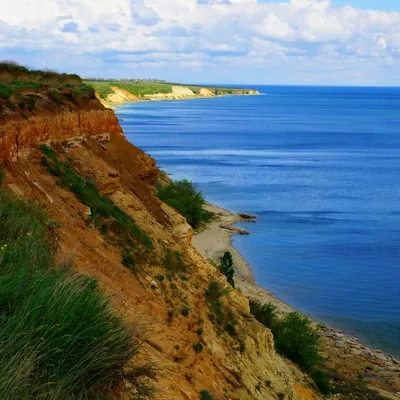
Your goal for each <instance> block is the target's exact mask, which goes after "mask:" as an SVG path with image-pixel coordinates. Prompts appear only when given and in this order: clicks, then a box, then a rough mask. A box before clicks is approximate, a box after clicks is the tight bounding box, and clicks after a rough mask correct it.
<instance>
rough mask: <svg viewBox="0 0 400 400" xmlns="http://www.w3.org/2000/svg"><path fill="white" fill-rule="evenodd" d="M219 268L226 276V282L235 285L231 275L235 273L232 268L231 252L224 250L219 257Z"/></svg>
mask: <svg viewBox="0 0 400 400" xmlns="http://www.w3.org/2000/svg"><path fill="white" fill-rule="evenodd" d="M219 270H220V271H221V272H222V273H223V274H224V275H225V276H226V278H227V280H228V283H229V284H230V285H231V286H232V287H235V282H234V280H233V276H234V275H235V270H234V269H233V260H232V254H231V253H230V252H229V251H226V252H225V253H224V255H223V257H222V258H221V263H220V265H219Z"/></svg>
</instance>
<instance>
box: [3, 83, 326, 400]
mask: <svg viewBox="0 0 400 400" xmlns="http://www.w3.org/2000/svg"><path fill="white" fill-rule="evenodd" d="M174 95H175V96H187V95H190V92H188V91H187V90H185V89H183V88H182V89H181V88H176V89H175V92H174ZM3 127H5V131H4V132H5V134H4V135H3V140H5V142H4V143H11V144H10V145H7V146H3V147H2V149H1V159H0V161H2V162H3V164H4V165H6V167H7V178H6V182H5V185H6V187H8V188H9V189H10V190H12V191H13V192H14V193H17V194H18V195H21V196H24V197H26V198H29V199H37V200H39V201H40V202H41V203H42V204H43V205H44V206H45V207H46V208H47V210H48V212H49V214H50V217H51V219H52V220H54V221H56V223H57V225H58V226H60V228H59V229H58V234H57V236H58V243H59V247H60V252H59V257H60V259H68V260H70V261H71V263H73V265H74V268H75V269H76V270H77V271H79V272H81V273H83V274H87V275H92V276H95V277H97V278H98V280H99V282H100V285H101V287H102V288H103V289H104V290H105V291H106V293H107V294H108V295H109V296H111V298H112V303H113V306H114V307H115V309H116V310H118V311H119V312H120V313H121V314H122V315H123V316H124V318H125V320H126V321H127V322H130V323H134V322H135V323H136V322H137V321H138V320H140V321H142V322H143V323H144V324H145V326H146V327H147V328H146V331H147V334H146V340H145V344H144V346H143V348H142V350H141V357H142V358H143V359H146V360H151V361H152V362H153V363H154V365H155V366H156V367H157V379H156V380H155V381H154V385H155V388H156V399H157V400H172V399H186V400H197V399H199V392H200V391H201V390H208V391H209V392H210V393H213V394H214V396H215V398H216V399H232V400H233V399H237V400H247V399H248V400H254V399H259V400H269V399H271V400H272V399H277V398H284V399H288V400H289V399H291V400H296V399H318V398H319V397H318V395H317V394H313V390H312V389H311V388H310V383H309V380H308V379H307V378H306V377H305V376H303V374H302V373H301V372H300V371H299V370H298V369H297V368H296V367H295V366H293V365H292V364H291V363H289V362H287V361H286V360H284V359H282V358H281V357H280V356H278V355H277V354H276V353H275V350H274V345H273V337H272V334H271V332H270V331H269V330H268V329H266V328H264V327H263V326H261V325H260V324H259V323H258V322H257V321H255V320H254V319H253V317H252V316H251V315H250V313H249V305H248V300H247V299H246V298H245V297H244V296H243V295H242V294H241V293H239V292H238V291H235V290H231V291H230V292H229V294H228V295H227V296H226V298H225V299H224V304H226V306H227V307H229V308H230V310H231V312H232V313H233V315H234V316H235V319H236V321H237V322H235V324H236V325H235V327H236V331H237V335H234V336H231V335H229V334H228V333H227V332H225V331H224V330H221V329H220V328H218V327H217V326H216V325H215V323H213V322H212V321H211V320H210V317H209V315H210V309H209V306H208V304H207V301H206V298H205V290H206V288H207V286H208V285H209V283H210V281H212V280H217V281H219V282H220V283H221V284H222V285H224V286H225V287H227V284H226V281H225V279H223V277H222V276H221V274H220V273H219V271H217V269H216V268H215V267H214V266H212V265H211V264H210V263H209V262H207V261H206V260H205V259H204V258H203V257H202V256H201V255H200V254H199V253H198V252H197V251H196V250H195V249H194V248H193V247H192V245H191V244H190V239H191V235H192V230H191V228H190V226H189V225H188V224H187V223H186V220H185V219H184V218H183V217H182V216H180V215H179V214H178V213H177V212H176V211H174V210H173V209H171V208H170V207H168V206H167V205H165V204H163V203H161V202H160V201H159V200H158V199H157V198H156V196H155V188H154V184H155V182H156V181H157V179H158V176H159V170H158V168H157V166H156V164H155V162H154V160H153V159H152V158H151V157H149V156H148V155H146V154H145V153H143V152H142V151H141V150H140V149H138V148H136V147H134V146H133V145H131V144H130V143H128V142H127V140H126V138H125V136H124V135H123V132H122V130H121V128H120V127H119V125H118V121H117V119H116V117H115V115H114V114H113V113H112V112H111V111H109V110H104V109H96V110H87V111H85V112H82V113H81V112H79V111H74V112H60V113H42V114H40V113H38V114H37V115H35V116H34V117H32V118H29V119H28V120H24V119H10V120H9V121H4V125H3ZM16 137H18V138H19V140H17V141H16ZM22 139H23V140H22ZM16 143H17V144H16ZM41 143H47V145H48V146H50V147H51V148H53V149H54V150H55V151H56V152H57V154H58V157H59V158H60V160H63V161H65V162H68V163H70V165H71V167H72V168H73V169H74V170H75V171H77V172H78V173H79V174H81V175H82V176H86V177H90V178H91V179H93V180H94V181H95V182H96V185H97V186H98V187H99V189H100V191H101V192H102V193H103V194H106V195H107V196H108V197H109V198H111V199H112V200H113V201H114V202H115V204H116V205H117V206H119V207H120V208H121V209H123V210H124V211H125V212H126V213H127V214H129V215H131V216H132V217H133V218H134V219H135V221H136V223H137V224H138V225H139V226H140V228H142V229H143V230H144V231H145V232H146V233H147V234H148V235H149V236H150V237H151V239H152V242H153V249H152V251H151V254H147V253H143V258H141V259H140V260H138V262H137V266H136V267H137V270H136V274H135V273H132V272H131V271H130V270H129V269H128V268H127V267H126V266H124V265H123V264H122V263H121V260H122V258H121V249H120V248H118V247H115V246H113V244H112V243H110V242H109V241H108V240H105V238H104V236H103V235H102V233H101V231H100V229H99V228H98V227H95V226H94V224H92V223H88V221H90V214H91V210H90V209H88V207H87V206H85V205H83V204H82V203H81V202H80V201H78V199H77V198H76V197H75V195H74V194H72V193H71V192H70V191H69V190H67V189H65V188H62V187H60V186H59V185H58V183H57V182H58V181H57V178H56V177H55V176H52V175H50V174H49V173H48V172H47V170H46V169H45V168H44V167H43V166H42V165H41V158H42V153H41V151H40V149H39V145H40V144H41ZM169 249H170V250H171V251H177V252H179V253H180V254H181V255H182V257H183V260H184V264H185V272H184V273H181V274H178V275H174V274H170V273H169V272H168V270H167V269H166V268H167V266H166V265H165V259H166V254H167V253H168V251H170V250H169ZM161 275H162V276H164V277H165V279H163V280H160V278H159V279H156V277H157V276H161ZM184 308H186V309H188V313H183V309H184ZM183 314H188V315H186V316H185V315H183ZM197 343H201V344H202V346H203V350H202V351H201V352H196V351H195V350H194V347H193V346H194V345H195V344H197ZM129 396H130V395H129V387H127V388H126V389H125V391H124V393H116V397H115V398H116V399H117V398H118V399H120V398H130V397H129Z"/></svg>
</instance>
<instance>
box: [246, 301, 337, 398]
mask: <svg viewBox="0 0 400 400" xmlns="http://www.w3.org/2000/svg"><path fill="white" fill-rule="evenodd" d="M250 311H251V313H252V314H253V315H254V317H255V318H256V319H257V320H258V321H259V322H260V323H262V324H263V325H264V326H266V327H267V328H269V329H271V330H272V332H273V334H274V337H275V347H276V350H277V352H278V353H280V354H282V355H283V356H285V357H287V358H289V359H290V360H292V361H293V362H295V363H296V364H297V365H299V366H300V367H301V368H303V369H304V370H305V371H306V372H308V373H309V374H310V375H311V376H312V378H313V379H314V382H315V384H316V385H317V386H318V388H319V389H320V391H321V392H322V393H324V394H327V393H329V392H330V390H331V387H330V383H329V379H328V377H327V376H326V374H325V373H324V372H323V371H322V369H324V365H323V360H322V357H321V355H320V343H319V335H318V330H317V329H316V328H314V327H313V325H312V321H311V320H310V319H309V318H307V317H306V316H304V315H302V314H300V313H299V312H297V311H294V312H291V313H289V314H287V315H286V316H285V317H284V319H283V320H279V319H278V317H277V309H276V306H275V305H273V304H272V303H269V304H261V303H259V302H257V301H253V300H250Z"/></svg>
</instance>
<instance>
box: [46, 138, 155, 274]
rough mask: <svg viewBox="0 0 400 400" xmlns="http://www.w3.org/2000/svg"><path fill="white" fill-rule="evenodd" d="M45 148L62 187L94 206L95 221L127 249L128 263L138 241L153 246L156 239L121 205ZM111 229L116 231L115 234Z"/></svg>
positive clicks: (50, 167) (125, 259)
mask: <svg viewBox="0 0 400 400" xmlns="http://www.w3.org/2000/svg"><path fill="white" fill-rule="evenodd" d="M41 150H42V153H43V158H42V165H43V166H44V167H45V168H46V169H47V170H48V171H49V172H50V173H51V174H53V175H54V176H56V177H58V182H59V184H60V185H61V186H63V187H66V188H68V189H69V190H70V191H71V192H72V193H74V194H75V196H76V197H77V198H78V199H79V201H81V202H82V203H83V204H85V205H87V206H88V207H90V210H91V215H92V218H93V221H95V222H96V223H97V224H98V225H99V226H101V227H102V229H101V231H102V233H103V234H106V235H108V236H109V237H110V240H112V241H113V243H114V244H115V245H118V246H120V247H121V249H122V250H123V251H124V255H123V260H124V261H125V262H128V263H129V264H132V262H131V261H132V260H131V254H130V253H131V252H132V253H134V250H135V240H136V241H137V242H139V243H141V244H143V245H144V246H145V247H146V248H149V249H150V248H152V246H153V243H152V240H151V239H150V238H149V237H148V236H147V234H146V233H145V232H144V231H143V230H142V229H140V228H139V227H138V226H137V224H136V223H135V221H134V220H133V218H132V217H130V216H129V215H128V214H126V213H125V212H124V211H123V210H121V209H120V208H119V207H117V206H116V205H115V204H114V202H113V201H112V200H111V199H109V198H107V197H105V196H103V195H102V194H101V193H100V192H99V190H98V189H97V187H96V185H95V184H94V182H93V181H92V180H91V179H89V178H84V177H82V176H81V175H79V174H78V173H77V172H76V171H75V170H74V169H73V168H71V166H70V165H68V164H67V163H65V162H62V161H60V160H59V158H58V156H57V153H56V152H55V151H54V150H52V149H50V148H49V147H47V146H45V145H42V146H41ZM107 232H112V233H113V236H110V234H107ZM128 256H129V257H128ZM132 267H133V265H132Z"/></svg>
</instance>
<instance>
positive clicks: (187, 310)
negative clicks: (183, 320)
mask: <svg viewBox="0 0 400 400" xmlns="http://www.w3.org/2000/svg"><path fill="white" fill-rule="evenodd" d="M181 313H182V315H183V316H184V317H187V316H188V315H189V313H190V308H189V307H188V306H187V305H183V306H182V310H181Z"/></svg>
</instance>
